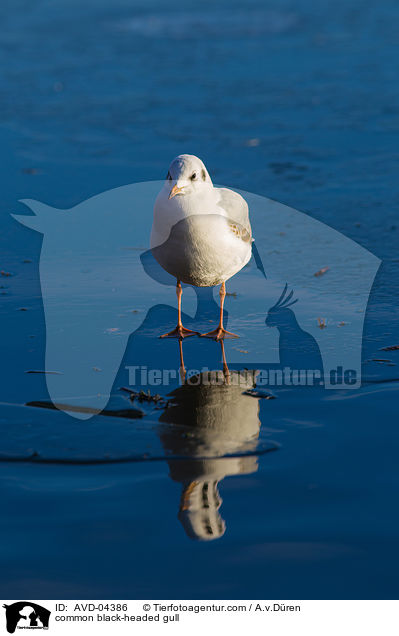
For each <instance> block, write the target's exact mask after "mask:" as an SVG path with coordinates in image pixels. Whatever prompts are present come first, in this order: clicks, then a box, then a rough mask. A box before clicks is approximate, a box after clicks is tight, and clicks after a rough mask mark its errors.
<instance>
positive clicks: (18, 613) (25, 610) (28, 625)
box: [3, 601, 51, 634]
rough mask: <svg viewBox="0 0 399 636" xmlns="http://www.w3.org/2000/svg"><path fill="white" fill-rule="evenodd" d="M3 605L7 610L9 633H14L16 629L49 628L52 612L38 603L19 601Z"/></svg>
mask: <svg viewBox="0 0 399 636" xmlns="http://www.w3.org/2000/svg"><path fill="white" fill-rule="evenodd" d="M3 607H4V608H5V610H6V621H7V631H8V633H9V634H13V633H14V632H15V630H16V629H48V623H49V619H50V614H51V612H50V611H49V610H48V609H46V608H45V607H42V606H41V605H37V603H32V602H31V601H19V602H17V603H13V604H12V605H3Z"/></svg>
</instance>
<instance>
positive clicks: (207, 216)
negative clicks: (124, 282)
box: [151, 155, 252, 340]
mask: <svg viewBox="0 0 399 636" xmlns="http://www.w3.org/2000/svg"><path fill="white" fill-rule="evenodd" d="M151 250H152V253H153V255H154V257H155V258H156V260H157V261H158V262H159V264H160V265H161V266H162V267H163V268H164V269H165V270H166V271H167V272H169V274H172V276H174V277H175V278H176V280H177V285H176V294H177V300H178V323H177V326H176V328H175V329H173V330H172V331H170V332H169V333H166V334H164V335H163V336H161V338H165V337H169V338H171V337H176V338H185V337H187V336H193V335H203V336H205V337H208V338H215V339H216V340H221V339H222V338H225V337H232V338H234V337H238V336H237V335H236V334H233V333H231V332H229V331H226V330H225V329H224V327H223V304H224V299H225V296H226V286H225V282H226V280H228V279H229V278H231V277H232V276H234V274H237V272H239V271H240V270H241V269H242V268H243V267H244V265H246V264H247V263H248V261H249V259H250V258H251V253H252V231H251V225H250V222H249V216H248V205H247V203H246V201H245V200H244V199H243V198H242V196H241V195H239V194H238V193H237V192H233V191H232V190H228V189H227V188H215V187H214V186H213V183H212V180H211V178H210V176H209V174H208V171H207V169H206V167H205V165H204V164H203V162H202V161H201V159H199V158H198V157H195V156H194V155H179V156H178V157H176V158H175V159H173V161H172V163H171V164H170V166H169V170H168V174H167V176H166V180H165V184H164V186H163V188H162V190H161V191H160V193H159V195H158V196H157V199H156V201H155V205H154V220H153V225H152V232H151ZM181 282H183V283H187V284H189V285H195V286H196V287H213V286H214V285H220V284H221V288H220V291H219V295H220V318H219V325H218V327H217V328H216V329H214V330H213V331H210V332H208V333H205V334H199V333H198V332H196V331H192V330H191V329H186V328H185V327H183V325H182V322H181V296H182V288H181Z"/></svg>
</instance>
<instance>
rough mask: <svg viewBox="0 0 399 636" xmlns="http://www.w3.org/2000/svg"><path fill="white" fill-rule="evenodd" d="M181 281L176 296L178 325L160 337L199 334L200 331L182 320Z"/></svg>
mask: <svg viewBox="0 0 399 636" xmlns="http://www.w3.org/2000/svg"><path fill="white" fill-rule="evenodd" d="M182 293H183V291H182V288H181V282H180V281H179V280H178V281H177V283H176V296H177V326H176V327H175V329H173V330H172V331H169V332H168V333H164V334H163V335H162V336H159V337H160V338H180V339H182V338H188V337H189V336H199V335H200V333H199V331H192V330H191V329H186V327H183V324H182V321H181V296H182Z"/></svg>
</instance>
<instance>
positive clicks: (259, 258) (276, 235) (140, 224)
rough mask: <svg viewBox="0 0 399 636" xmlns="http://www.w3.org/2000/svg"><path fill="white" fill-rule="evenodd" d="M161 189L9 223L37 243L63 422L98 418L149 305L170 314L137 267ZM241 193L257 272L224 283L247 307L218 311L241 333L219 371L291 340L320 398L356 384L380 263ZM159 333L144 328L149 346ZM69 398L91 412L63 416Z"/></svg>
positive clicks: (118, 194)
mask: <svg viewBox="0 0 399 636" xmlns="http://www.w3.org/2000/svg"><path fill="white" fill-rule="evenodd" d="M162 186H163V182H160V181H152V182H146V183H137V184H131V185H127V186H122V187H120V188H116V189H114V190H109V191H107V192H103V193H102V194H99V195H97V196H95V197H92V198H91V199H88V200H87V201H84V202H82V203H80V204H78V205H76V206H75V207H73V208H71V209H68V210H59V209H55V208H51V207H49V206H48V205H45V204H43V203H40V202H38V201H32V200H24V201H23V203H24V204H25V205H26V206H28V207H29V208H30V210H31V211H32V212H33V213H34V215H33V216H32V215H17V216H16V215H14V218H16V220H17V221H19V222H20V223H21V224H23V225H25V226H27V227H29V228H31V229H33V230H36V231H38V232H40V233H42V234H43V244H42V250H41V257H40V281H41V289H42V298H43V306H44V312H45V320H46V368H45V371H46V382H47V387H48V392H49V395H50V398H51V400H52V401H53V403H54V404H55V405H56V406H57V408H60V409H61V410H65V411H66V412H68V413H69V414H70V415H71V416H73V417H78V418H80V419H88V418H89V417H92V415H93V413H96V412H97V413H98V412H100V411H102V410H103V409H104V408H105V406H106V404H107V402H108V400H109V396H110V391H111V388H112V385H113V382H114V379H115V377H116V375H117V372H118V369H119V367H120V364H121V361H122V358H123V355H124V353H125V349H126V346H127V342H128V339H129V336H130V335H131V334H132V333H133V332H135V331H136V330H137V329H139V327H140V325H142V324H143V322H144V320H145V317H146V314H147V312H149V311H150V310H151V309H152V308H153V307H154V306H155V305H156V306H159V305H160V304H161V303H163V305H168V306H169V307H170V306H171V305H173V304H174V294H173V292H172V290H171V287H170V286H169V284H166V285H165V284H163V283H162V282H159V280H157V277H152V276H151V274H149V273H148V271H146V270H145V268H144V267H143V265H142V262H141V260H140V256H141V255H142V254H143V253H144V252H146V251H147V250H148V248H149V240H150V234H151V225H152V218H153V206H154V201H155V199H156V197H157V194H158V192H159V191H160V189H161V187H162ZM241 194H242V196H243V197H244V198H245V199H246V201H247V203H248V205H249V210H250V218H251V224H252V231H253V236H254V237H255V242H256V243H255V244H256V247H257V249H256V253H255V254H254V256H255V263H256V267H253V268H252V269H251V267H249V269H248V268H244V269H243V270H242V272H240V273H239V274H238V275H236V276H234V279H233V280H234V292H236V297H237V299H240V298H243V299H245V302H239V300H237V301H234V302H230V303H228V305H227V311H228V312H229V330H230V329H231V331H233V332H237V331H238V332H239V331H240V328H241V327H242V325H243V324H245V328H246V340H248V343H247V344H248V347H247V346H246V347H245V349H248V350H247V351H243V350H241V347H234V346H232V347H231V350H230V351H229V361H230V362H232V363H235V364H240V365H242V366H246V365H247V363H248V362H250V363H253V364H256V365H258V364H263V363H278V362H279V361H280V362H282V361H283V358H284V353H285V352H287V351H288V352H289V351H290V348H292V347H294V346H295V342H296V336H297V335H298V334H299V335H300V336H301V339H302V340H301V341H303V342H305V339H306V343H307V345H309V343H311V349H312V351H314V352H316V353H315V354H314V356H315V357H317V367H316V368H320V366H321V364H322V366H323V368H324V379H325V388H331V387H333V388H346V389H347V388H356V387H358V386H360V382H361V351H362V334H363V323H364V316H365V310H366V307H367V302H368V298H369V293H370V290H371V287H372V284H373V281H374V277H375V274H376V272H377V270H378V267H379V265H380V261H379V259H377V258H376V257H375V256H374V255H373V254H371V253H370V252H368V251H367V250H365V249H364V248H363V247H361V246H360V245H358V244H357V243H355V242H354V241H352V240H350V239H348V238H347V237H345V236H343V235H342V234H340V233H339V232H337V231H335V230H333V229H332V228H330V227H328V226H327V225H325V224H323V223H321V222H320V221H317V220H315V219H313V218H311V217H310V216H307V215H306V214H303V213H301V212H299V211H297V210H294V209H293V208H289V207H287V206H285V205H282V204H280V203H277V202H275V201H271V200H270V199H267V198H265V197H261V196H258V195H255V194H251V193H248V192H241ZM259 263H260V264H261V266H262V267H264V270H265V271H266V273H267V278H266V277H265V276H263V274H262V267H260V265H259ZM259 270H261V271H259ZM248 276H252V278H253V280H249V279H248ZM171 284H175V281H174V282H173V281H172V283H171ZM286 284H288V289H291V290H292V289H294V290H295V298H296V299H298V302H297V303H296V304H295V305H294V306H293V307H292V308H291V307H288V305H287V307H285V306H283V307H282V306H281V302H280V304H279V303H278V299H279V298H280V296H281V294H282V291H283V290H284V288H285V285H286ZM216 293H217V290H216ZM287 295H288V294H287ZM186 298H190V295H189V294H187V296H186ZM276 303H277V309H276ZM272 307H274V309H273V310H270V308H272ZM283 310H284V311H283ZM268 311H269V315H268ZM283 314H284V315H283ZM249 315H250V317H249ZM267 315H268V317H267ZM287 316H288V317H289V318H290V319H291V323H292V324H291V323H290V325H288V324H287V325H286V324H285V322H284V320H285V319H286V318H287ZM265 318H266V324H265ZM283 319H284V320H283ZM292 325H294V326H295V329H296V331H293V330H292V328H291V327H292ZM269 327H274V328H269ZM325 327H327V328H325ZM305 334H309V335H308V336H306V337H305ZM158 335H159V333H158V332H157V330H156V328H155V326H154V329H153V333H151V334H149V337H151V338H156V337H157V336H158ZM149 342H150V340H149ZM309 346H310V345H309ZM306 350H307V349H306ZM294 353H295V352H294ZM316 354H317V356H316ZM132 357H134V352H133V353H132V355H131V356H130V359H129V362H130V364H133V365H134V364H135V361H134V359H132ZM291 358H295V356H291ZM296 359H298V356H296ZM320 360H322V363H321V362H320ZM305 368H307V367H305ZM337 368H342V369H343V372H344V373H345V370H349V371H350V378H351V383H350V384H348V385H346V384H342V386H337V383H336V382H335V380H334V378H335V379H336V374H335V371H334V370H335V369H337ZM334 374H335V375H334ZM77 400H79V403H80V405H81V403H82V401H83V402H90V407H91V409H90V410H89V411H88V412H85V413H82V412H77V411H74V412H71V411H70V410H68V409H67V408H65V404H67V405H68V404H69V405H71V404H72V405H73V404H77Z"/></svg>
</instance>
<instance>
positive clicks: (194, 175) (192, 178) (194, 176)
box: [190, 172, 197, 181]
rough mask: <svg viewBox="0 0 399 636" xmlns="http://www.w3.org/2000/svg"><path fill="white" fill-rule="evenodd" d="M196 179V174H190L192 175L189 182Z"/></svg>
mask: <svg viewBox="0 0 399 636" xmlns="http://www.w3.org/2000/svg"><path fill="white" fill-rule="evenodd" d="M196 178H197V173H196V172H193V174H192V175H191V177H190V179H191V181H195V180H196Z"/></svg>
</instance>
